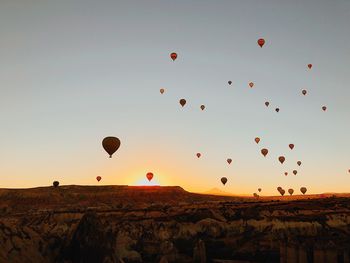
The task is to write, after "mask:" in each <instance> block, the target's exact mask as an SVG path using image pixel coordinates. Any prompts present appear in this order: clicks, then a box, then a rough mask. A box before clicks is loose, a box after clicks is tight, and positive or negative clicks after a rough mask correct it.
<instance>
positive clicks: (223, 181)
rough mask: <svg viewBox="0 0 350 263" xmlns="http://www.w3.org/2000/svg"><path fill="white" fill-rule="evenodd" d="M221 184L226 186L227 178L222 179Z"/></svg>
mask: <svg viewBox="0 0 350 263" xmlns="http://www.w3.org/2000/svg"><path fill="white" fill-rule="evenodd" d="M221 183H222V184H223V185H225V184H226V183H227V178H226V177H222V178H221Z"/></svg>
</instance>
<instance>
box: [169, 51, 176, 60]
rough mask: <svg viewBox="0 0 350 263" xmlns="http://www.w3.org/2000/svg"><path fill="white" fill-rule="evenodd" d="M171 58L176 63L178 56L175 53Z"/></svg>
mask: <svg viewBox="0 0 350 263" xmlns="http://www.w3.org/2000/svg"><path fill="white" fill-rule="evenodd" d="M170 57H171V59H172V60H173V61H175V59H177V54H176V53H175V52H173V53H171V54H170Z"/></svg>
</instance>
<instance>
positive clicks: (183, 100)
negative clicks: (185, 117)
mask: <svg viewBox="0 0 350 263" xmlns="http://www.w3.org/2000/svg"><path fill="white" fill-rule="evenodd" d="M179 103H180V105H181V106H182V107H183V106H185V104H186V100H185V99H181V100H179Z"/></svg>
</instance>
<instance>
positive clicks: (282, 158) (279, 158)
mask: <svg viewBox="0 0 350 263" xmlns="http://www.w3.org/2000/svg"><path fill="white" fill-rule="evenodd" d="M278 160H279V161H280V163H282V164H283V163H284V161H285V160H286V158H285V157H284V156H280V157H278Z"/></svg>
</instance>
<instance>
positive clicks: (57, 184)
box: [52, 181, 60, 187]
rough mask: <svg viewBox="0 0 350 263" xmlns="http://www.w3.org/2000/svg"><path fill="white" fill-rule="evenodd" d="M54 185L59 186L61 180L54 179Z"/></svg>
mask: <svg viewBox="0 0 350 263" xmlns="http://www.w3.org/2000/svg"><path fill="white" fill-rule="evenodd" d="M52 185H53V186H54V187H58V186H59V185H60V182H59V181H54V182H53V183H52Z"/></svg>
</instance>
